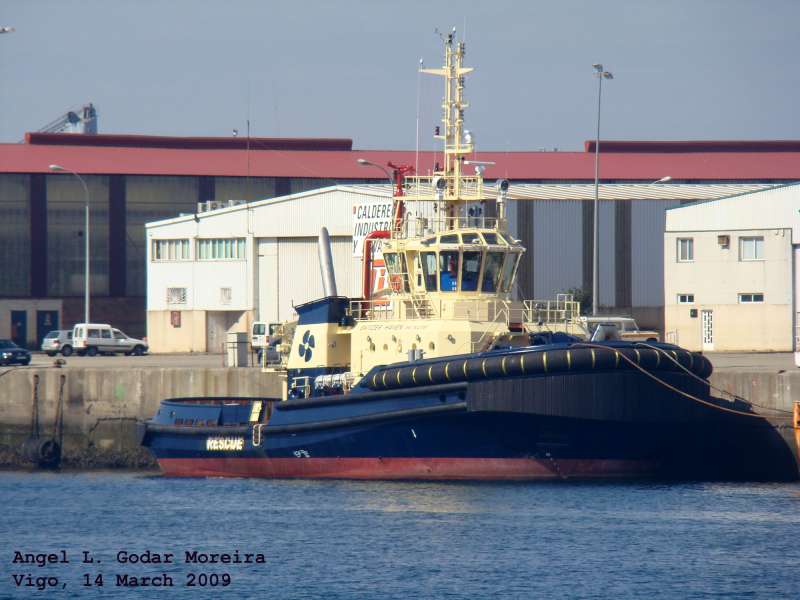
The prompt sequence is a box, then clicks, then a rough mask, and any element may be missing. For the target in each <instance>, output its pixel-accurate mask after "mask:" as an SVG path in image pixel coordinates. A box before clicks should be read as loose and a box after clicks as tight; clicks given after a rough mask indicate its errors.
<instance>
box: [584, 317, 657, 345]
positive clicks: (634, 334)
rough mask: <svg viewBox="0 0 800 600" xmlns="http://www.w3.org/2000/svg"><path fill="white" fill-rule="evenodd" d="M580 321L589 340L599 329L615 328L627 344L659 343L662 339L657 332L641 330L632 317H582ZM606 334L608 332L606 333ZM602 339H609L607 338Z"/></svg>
mask: <svg viewBox="0 0 800 600" xmlns="http://www.w3.org/2000/svg"><path fill="white" fill-rule="evenodd" d="M579 321H580V324H581V326H582V328H583V329H584V332H585V334H586V337H587V338H588V339H592V338H593V336H594V334H595V330H596V329H597V328H598V327H600V328H601V329H606V330H608V329H611V328H615V329H616V330H617V334H618V335H619V339H621V340H624V341H626V342H657V341H659V337H660V336H659V334H658V332H657V331H652V330H649V329H639V326H638V325H637V324H636V321H635V320H634V319H632V318H631V317H611V316H597V317H580V319H579ZM606 333H608V332H607V331H606ZM602 339H607V337H604V338H602Z"/></svg>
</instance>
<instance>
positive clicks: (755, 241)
mask: <svg viewBox="0 0 800 600" xmlns="http://www.w3.org/2000/svg"><path fill="white" fill-rule="evenodd" d="M739 260H764V238H763V237H761V236H759V237H742V238H739Z"/></svg>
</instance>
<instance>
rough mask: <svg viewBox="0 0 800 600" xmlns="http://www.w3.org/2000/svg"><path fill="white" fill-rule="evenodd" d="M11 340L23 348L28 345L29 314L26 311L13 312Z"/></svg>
mask: <svg viewBox="0 0 800 600" xmlns="http://www.w3.org/2000/svg"><path fill="white" fill-rule="evenodd" d="M11 340H12V341H13V342H14V343H15V344H16V345H17V346H21V347H23V348H25V347H26V346H27V345H28V313H27V312H26V311H24V310H12V311H11Z"/></svg>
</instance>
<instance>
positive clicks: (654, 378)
mask: <svg viewBox="0 0 800 600" xmlns="http://www.w3.org/2000/svg"><path fill="white" fill-rule="evenodd" d="M580 345H581V346H584V347H586V348H597V349H599V350H609V351H611V352H614V353H616V354H617V356H620V357H622V359H623V360H624V361H625V362H627V363H628V364H630V365H631V366H632V367H633V368H635V369H638V370H639V371H641V372H642V373H644V374H645V375H647V376H648V377H650V378H651V379H653V380H655V381H657V382H658V383H660V384H661V385H663V386H664V387H666V388H668V389H670V390H672V391H673V392H676V393H678V394H680V395H681V396H686V397H687V398H689V399H690V400H694V401H695V402H699V403H700V404H704V405H706V406H709V407H711V408H716V409H717V410H721V411H723V412H729V413H733V414H735V415H740V416H743V417H755V418H757V419H763V418H764V417H763V416H762V415H759V414H757V413H748V412H744V411H741V410H736V409H733V408H725V407H724V406H718V405H716V404H714V403H713V402H709V401H708V400H703V399H702V398H698V397H697V396H694V395H692V394H690V393H689V392H684V391H683V390H681V389H678V388H676V387H675V386H674V385H671V384H669V383H667V382H666V381H664V380H663V379H659V378H658V377H656V376H655V375H653V374H652V373H651V372H650V371H648V370H647V369H645V368H643V367H642V366H641V365H638V364H636V362H635V361H633V360H631V359H630V358H628V357H627V356H625V354H624V353H623V352H620V351H619V350H617V349H616V348H613V347H611V346H601V345H600V344H590V343H587V342H583V343H581V344H580ZM703 381H705V380H703Z"/></svg>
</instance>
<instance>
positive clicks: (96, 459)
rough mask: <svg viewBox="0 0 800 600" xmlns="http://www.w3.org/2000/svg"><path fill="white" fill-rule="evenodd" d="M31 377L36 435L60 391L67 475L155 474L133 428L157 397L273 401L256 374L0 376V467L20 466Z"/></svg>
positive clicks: (264, 377)
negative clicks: (83, 471)
mask: <svg viewBox="0 0 800 600" xmlns="http://www.w3.org/2000/svg"><path fill="white" fill-rule="evenodd" d="M36 376H38V377H39V390H38V408H39V432H40V436H42V437H52V436H53V431H54V426H55V421H56V416H57V407H58V400H59V389H60V385H61V377H62V376H63V377H64V392H63V452H62V464H63V466H64V467H68V468H110V467H120V468H147V467H152V468H155V467H156V463H155V461H154V460H153V459H152V458H151V456H150V454H149V453H148V452H147V451H146V450H144V449H142V448H140V447H139V444H138V439H137V432H136V422H137V420H144V419H148V418H150V417H152V416H153V415H154V414H155V412H156V410H158V405H159V402H160V401H161V400H162V399H164V398H169V397H181V396H260V397H279V396H280V381H279V379H278V377H277V375H276V374H274V373H262V372H261V370H260V369H257V368H238V369H231V368H64V369H58V368H41V369H39V368H32V369H31V368H27V369H14V370H12V371H8V372H5V373H3V374H2V375H0V467H5V468H14V467H25V466H26V465H30V462H29V461H28V460H27V459H26V458H25V456H24V455H23V448H22V446H23V443H24V442H25V440H26V439H27V438H28V437H29V436H30V435H31V431H32V415H33V409H34V403H35V400H34V380H35V377H36Z"/></svg>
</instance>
